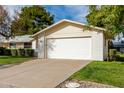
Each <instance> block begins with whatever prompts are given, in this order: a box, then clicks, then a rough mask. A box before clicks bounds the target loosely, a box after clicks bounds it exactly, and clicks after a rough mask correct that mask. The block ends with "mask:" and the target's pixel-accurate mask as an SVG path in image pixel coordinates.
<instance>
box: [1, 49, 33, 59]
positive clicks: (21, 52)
mask: <svg viewBox="0 0 124 93" xmlns="http://www.w3.org/2000/svg"><path fill="white" fill-rule="evenodd" d="M0 55H7V56H27V57H33V56H34V50H33V49H29V48H25V49H5V48H0Z"/></svg>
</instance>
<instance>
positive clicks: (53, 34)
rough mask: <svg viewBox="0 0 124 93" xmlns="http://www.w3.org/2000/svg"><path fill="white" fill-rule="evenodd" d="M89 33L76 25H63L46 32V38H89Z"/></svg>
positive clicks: (90, 33)
mask: <svg viewBox="0 0 124 93" xmlns="http://www.w3.org/2000/svg"><path fill="white" fill-rule="evenodd" d="M91 35H92V32H91V31H86V30H85V31H84V29H83V27H78V26H77V25H70V24H64V26H59V27H57V28H53V29H51V30H50V31H47V33H46V38H61V37H82V36H91Z"/></svg>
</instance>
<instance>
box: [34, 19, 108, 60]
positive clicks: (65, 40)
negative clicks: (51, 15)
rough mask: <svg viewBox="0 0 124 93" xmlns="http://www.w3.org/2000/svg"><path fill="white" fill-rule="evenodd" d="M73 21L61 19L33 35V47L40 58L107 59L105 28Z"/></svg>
mask: <svg viewBox="0 0 124 93" xmlns="http://www.w3.org/2000/svg"><path fill="white" fill-rule="evenodd" d="M86 27H87V26H86V25H85V24H82V23H79V22H75V21H71V20H66V19H64V20H61V21H59V22H57V23H55V24H53V25H51V26H49V27H47V28H45V29H43V30H41V31H39V32H37V33H36V34H34V35H33V36H32V37H33V38H34V39H33V40H32V48H33V49H35V50H36V51H37V53H38V58H49V59H52V58H53V59H78V60H79V59H80V60H101V61H102V60H105V59H106V58H107V53H108V52H107V51H108V45H107V43H106V41H107V40H106V38H105V35H104V31H105V30H104V29H103V28H99V27H93V26H89V27H88V29H86Z"/></svg>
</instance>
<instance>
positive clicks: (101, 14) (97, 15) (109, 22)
mask: <svg viewBox="0 0 124 93" xmlns="http://www.w3.org/2000/svg"><path fill="white" fill-rule="evenodd" d="M86 18H87V21H88V24H89V25H93V26H98V27H103V28H105V29H106V31H105V33H106V34H105V35H106V36H107V38H113V37H114V36H115V35H117V34H119V33H120V32H124V6H115V5H109V6H108V5H102V6H89V14H88V15H87V17H86Z"/></svg>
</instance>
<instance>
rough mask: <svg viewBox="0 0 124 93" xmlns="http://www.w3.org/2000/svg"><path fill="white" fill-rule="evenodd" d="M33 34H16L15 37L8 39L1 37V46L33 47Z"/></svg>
mask: <svg viewBox="0 0 124 93" xmlns="http://www.w3.org/2000/svg"><path fill="white" fill-rule="evenodd" d="M32 39H33V38H31V35H23V36H15V37H14V38H9V39H6V38H5V37H1V40H0V47H5V48H32V42H31V41H32Z"/></svg>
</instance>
